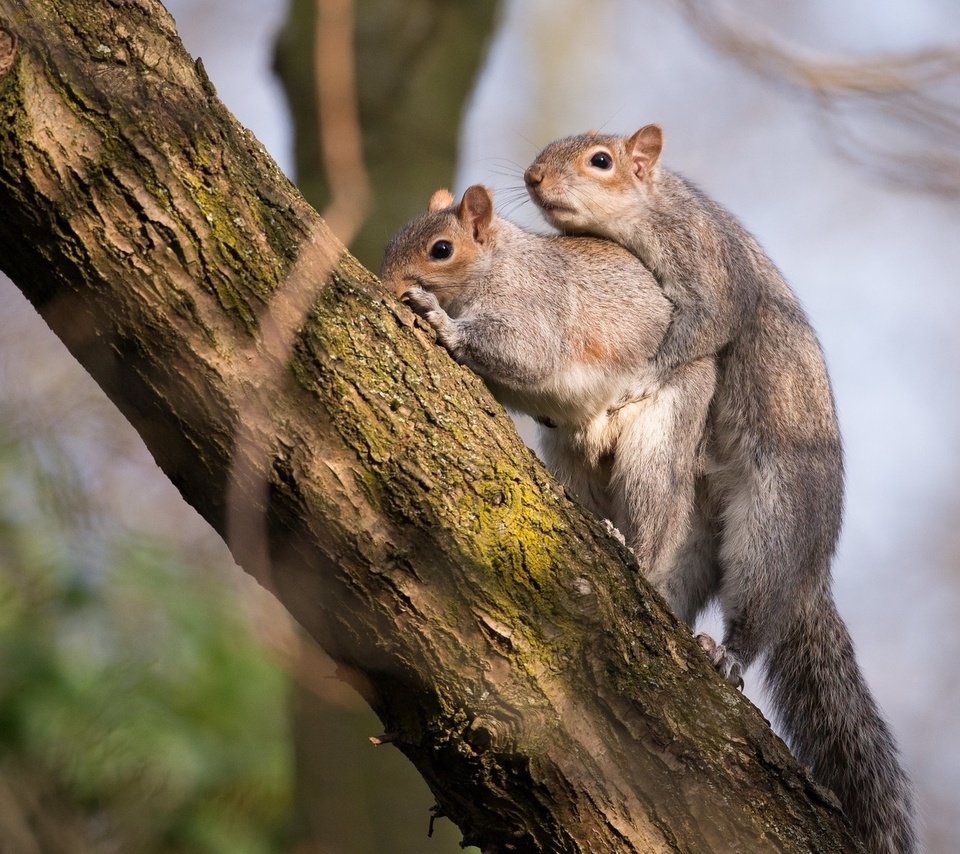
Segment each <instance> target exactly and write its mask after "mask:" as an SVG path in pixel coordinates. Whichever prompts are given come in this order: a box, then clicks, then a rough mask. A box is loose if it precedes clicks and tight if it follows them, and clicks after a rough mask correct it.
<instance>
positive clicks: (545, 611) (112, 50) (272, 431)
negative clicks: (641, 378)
mask: <svg viewBox="0 0 960 854" xmlns="http://www.w3.org/2000/svg"><path fill="white" fill-rule="evenodd" d="M0 209H2V210H3V211H4V216H3V217H2V218H0V261H2V265H3V268H4V270H5V271H6V272H7V273H8V274H9V275H10V276H11V278H13V280H14V281H15V282H16V283H17V284H18V285H19V287H20V288H21V289H22V290H23V291H24V293H26V294H27V296H28V297H29V298H30V300H31V301H32V302H33V304H34V305H35V306H36V307H37V309H38V310H39V311H40V313H41V314H42V315H43V317H44V318H45V320H46V321H47V323H48V324H49V325H50V327H51V328H52V329H53V330H54V331H55V332H56V333H57V334H58V335H59V336H60V337H61V338H62V339H63V340H64V342H65V343H66V344H67V346H68V348H69V349H70V350H71V352H72V353H73V354H74V355H75V356H76V357H77V358H78V359H79V360H80V361H81V363H82V364H83V365H84V366H85V367H86V368H87V370H88V371H90V373H91V374H93V376H94V377H95V378H96V379H97V381H98V382H99V383H100V385H101V386H102V387H103V389H104V390H105V391H106V393H107V394H108V395H109V396H110V397H111V399H113V400H114V401H115V402H116V404H117V406H119V407H120V409H121V410H122V411H123V412H124V414H125V415H126V416H127V417H128V418H129V419H130V420H131V422H132V423H133V424H134V426H135V427H136V428H137V430H138V431H139V432H140V434H141V435H142V436H143V438H144V440H145V442H146V443H147V445H148V447H149V448H150V450H151V452H152V453H153V455H154V457H155V458H156V460H157V462H158V464H159V465H160V467H161V468H162V469H163V470H164V471H165V472H166V473H167V475H168V476H169V477H170V478H171V479H172V480H173V482H174V483H175V484H176V485H177V486H178V488H179V489H180V491H181V493H182V494H183V496H184V498H185V499H186V500H187V501H189V502H190V503H191V504H192V505H193V506H194V507H196V508H197V510H198V511H199V512H200V513H201V514H202V515H203V516H204V517H205V518H206V519H207V520H209V522H210V523H211V524H212V525H213V526H214V528H216V529H217V530H218V531H220V532H221V533H222V532H223V530H224V524H225V507H226V503H225V492H226V487H227V475H228V471H229V469H230V463H231V455H232V454H233V453H234V448H237V449H238V451H239V452H241V453H249V454H250V461H251V465H250V466H249V470H250V471H251V475H250V482H249V483H246V484H245V483H244V482H243V481H242V480H241V482H239V483H238V484H237V485H236V487H237V491H238V492H239V493H240V494H244V490H245V489H247V490H248V492H247V498H248V500H251V499H253V500H256V496H257V495H258V494H262V493H260V492H259V490H258V489H257V484H258V482H259V480H260V478H262V477H266V478H267V480H268V482H269V492H268V495H267V506H266V507H263V508H262V510H263V512H265V513H266V518H267V530H268V533H269V543H268V546H269V555H270V563H271V566H272V579H271V581H272V586H273V589H274V590H275V592H276V594H277V596H278V597H279V598H280V600H281V601H282V602H283V603H284V604H285V606H286V607H287V608H288V609H289V610H290V611H291V613H292V614H293V615H294V616H295V617H296V618H297V619H298V620H299V621H300V622H301V623H302V624H303V626H304V627H305V628H306V629H307V631H309V632H310V633H311V634H312V635H313V636H314V637H315V638H316V639H317V640H318V641H319V642H320V643H321V645H322V646H323V647H324V648H325V649H326V650H327V651H328V652H329V653H330V654H331V656H333V657H334V659H335V660H337V661H338V662H339V663H340V664H341V665H342V667H343V668H344V673H345V674H346V675H348V676H349V677H350V678H351V679H352V680H353V681H354V683H355V684H356V685H357V686H358V687H359V688H360V690H361V692H362V693H363V695H364V696H365V697H366V698H367V700H368V701H369V702H370V704H371V705H372V707H373V708H374V709H375V710H376V712H377V713H378V714H379V716H380V718H381V719H382V721H383V724H384V732H386V733H390V737H391V739H392V740H393V743H394V744H395V745H396V746H397V747H399V748H400V749H401V750H402V751H403V752H404V753H405V754H406V755H407V756H408V757H409V758H410V759H411V760H412V761H413V762H414V763H415V764H416V766H417V768H418V769H419V770H420V771H421V773H422V774H423V775H424V777H425V778H426V780H427V782H428V784H429V785H430V787H431V789H432V790H433V792H434V793H435V794H436V796H437V800H438V803H439V804H440V807H441V808H442V810H443V812H444V813H445V814H446V815H447V816H449V817H451V818H452V819H453V820H454V821H456V822H457V824H458V825H459V826H460V828H461V829H462V830H463V832H464V835H465V840H466V841H467V842H470V843H475V844H480V845H481V846H482V847H484V849H485V850H486V851H501V850H502V851H506V850H517V851H536V852H539V851H543V852H568V851H569V852H581V851H609V852H627V851H629V852H636V851H709V850H750V851H763V850H777V851H809V850H817V851H853V850H856V846H855V845H854V843H853V842H852V840H851V839H850V837H849V836H848V835H847V833H846V830H845V827H844V823H843V819H842V817H841V816H840V814H839V811H838V809H837V807H836V805H835V802H834V801H833V799H832V798H831V797H830V796H829V794H828V793H825V792H824V791H822V790H821V789H819V788H818V787H816V786H815V785H814V784H813V783H812V782H810V780H809V779H808V778H807V777H806V776H805V775H804V774H803V773H802V772H801V771H800V770H799V769H798V768H797V767H796V765H795V763H794V762H793V760H792V759H791V758H790V756H789V754H788V752H787V751H786V749H785V747H784V746H783V745H782V743H781V742H780V741H779V740H778V739H776V738H775V737H774V736H773V735H772V734H771V733H770V731H769V729H768V727H767V725H766V723H765V722H764V721H763V719H762V717H761V716H760V715H759V713H758V712H757V711H756V709H755V708H753V707H752V706H751V705H750V704H749V703H748V702H747V701H746V700H745V699H743V698H742V697H740V696H739V695H737V694H736V693H735V692H733V691H731V690H730V689H729V688H728V687H727V686H725V685H724V684H723V683H722V682H721V681H720V680H719V678H717V676H716V674H714V673H713V671H712V670H711V668H710V666H709V664H708V663H707V661H706V659H705V657H704V656H703V655H702V654H701V653H700V652H699V651H698V650H697V648H696V647H695V645H694V643H693V642H692V639H691V638H690V635H689V632H688V631H687V630H686V629H685V628H684V627H682V626H681V625H679V624H678V623H677V621H676V620H675V619H674V618H673V617H672V616H671V615H670V614H668V613H667V612H666V610H665V608H664V606H663V605H662V604H661V603H660V602H659V600H658V599H656V597H655V596H653V594H651V593H650V592H649V591H648V590H647V588H646V586H645V585H644V584H642V583H638V579H637V578H636V577H635V574H634V572H633V570H632V569H631V568H629V564H628V562H627V560H626V555H625V554H624V552H623V550H622V549H621V548H620V547H619V546H618V545H617V544H616V543H615V542H614V541H613V540H612V539H611V538H610V537H609V536H608V535H607V534H606V532H605V531H604V529H603V528H602V526H600V525H598V524H597V523H596V522H595V520H590V519H586V518H584V516H583V515H582V514H581V512H580V511H579V510H578V509H577V507H576V506H574V505H573V504H572V503H571V502H569V501H568V500H567V499H566V498H565V497H564V496H563V495H562V494H561V493H560V491H559V489H558V488H557V487H556V486H555V484H554V483H553V481H552V480H551V479H550V478H549V476H548V475H547V474H546V473H545V472H544V470H543V469H542V468H541V466H540V465H539V464H538V463H537V462H536V460H535V459H534V458H533V457H532V455H531V454H530V453H529V451H528V450H527V449H526V448H525V447H524V446H523V445H522V444H521V443H520V441H519V440H518V438H517V436H516V433H515V431H514V430H513V427H512V425H511V423H510V421H509V420H508V419H507V418H506V417H505V416H504V414H503V413H502V410H501V409H500V407H499V406H498V405H497V404H496V403H495V402H494V401H493V400H492V398H491V397H490V396H489V395H488V393H487V392H486V390H485V389H484V388H483V386H482V384H481V383H480V382H479V381H478V380H477V378H476V377H474V376H473V375H471V374H469V373H468V372H467V371H465V370H463V369H461V368H459V367H457V366H456V365H454V364H453V362H452V361H451V360H450V359H449V358H448V357H447V356H446V355H445V353H443V352H442V351H441V350H440V349H439V348H437V347H435V346H434V345H433V344H432V342H431V341H430V340H428V338H427V337H426V336H425V335H424V334H423V333H422V332H420V331H419V330H417V329H415V328H414V327H413V326H412V320H411V316H410V315H409V314H408V313H407V312H406V310H404V309H402V308H400V307H399V306H397V305H396V304H395V303H394V302H393V301H392V300H390V299H387V298H386V297H385V296H384V295H383V294H382V293H381V291H380V290H379V289H378V283H377V282H376V280H375V279H374V277H373V276H371V275H370V274H369V273H368V272H367V271H366V270H364V269H363V268H362V267H360V266H359V265H358V264H357V263H356V262H355V261H354V260H353V259H352V258H351V257H350V256H349V255H347V254H346V253H344V251H343V250H342V247H340V246H339V244H338V243H337V242H336V241H335V240H334V239H333V238H332V237H331V236H330V234H329V232H328V230H327V229H326V227H325V225H324V223H323V222H322V221H321V220H320V219H319V217H318V216H317V214H316V213H315V212H314V211H313V210H312V209H311V208H310V207H309V206H308V205H306V203H305V202H304V201H303V200H302V199H301V198H300V196H299V195H298V194H297V192H296V190H295V189H294V188H293V187H292V186H291V185H290V183H289V182H288V181H287V180H286V178H284V177H283V175H282V174H281V173H280V172H279V171H278V169H277V168H276V166H275V165H274V164H273V162H272V161H271V160H270V158H269V157H268V155H267V154H266V152H265V151H264V150H263V148H262V147H261V146H260V145H259V143H257V141H256V140H255V139H254V138H253V137H252V136H251V135H250V134H249V133H248V132H246V131H245V130H243V129H242V128H240V127H239V126H238V125H237V124H236V122H235V121H234V119H233V118H232V117H231V116H230V115H229V114H228V112H227V111H226V110H225V109H224V107H223V106H222V105H221V104H220V102H219V101H218V100H217V98H216V96H215V94H214V92H213V87H212V86H211V84H210V83H209V81H208V80H207V79H206V77H205V75H204V74H203V70H202V67H201V66H200V65H199V64H195V63H194V62H193V61H192V60H191V59H190V58H189V57H188V56H187V55H186V54H185V53H184V51H183V48H182V46H181V44H180V42H179V39H178V38H177V35H176V32H175V29H174V25H173V22H172V20H171V19H170V17H169V16H168V15H167V14H166V12H165V11H164V10H163V8H162V7H161V6H160V5H159V4H158V3H156V2H154V0H111V2H109V3H97V4H92V3H88V2H80V0H75V2H68V0H61V2H52V0H51V2H43V3H38V2H32V0H31V2H24V0H0ZM331 270H332V273H330V272H329V271H331ZM328 273H329V275H328ZM322 279H327V282H326V286H325V287H324V288H323V289H322V292H321V294H320V296H319V299H318V301H317V303H316V305H315V307H314V309H313V312H312V313H311V315H310V318H309V320H308V322H307V323H305V325H304V327H303V329H302V331H301V334H300V335H299V337H298V340H297V343H296V345H295V347H294V351H293V355H292V358H291V361H290V364H289V366H288V367H287V368H285V369H284V370H282V371H279V372H277V371H275V370H274V369H273V368H272V367H271V366H270V365H269V364H267V365H266V366H264V365H262V364H261V360H263V359H264V358H265V355H264V354H265V350H264V346H263V339H262V336H263V326H264V319H265V318H266V317H268V316H269V314H270V312H271V311H272V310H273V306H274V305H275V304H276V302H277V300H282V299H283V297H284V295H285V294H289V293H290V292H296V291H298V289H300V288H303V287H306V286H307V285H309V284H310V283H311V282H313V283H315V282H316V281H319V280H322ZM267 361H268V362H269V358H268V357H267ZM270 377H280V379H279V380H271V379H270ZM239 412H243V413H244V420H245V423H244V424H242V425H240V424H238V423H237V414H238V413H239ZM248 413H254V414H253V415H249V414H248ZM241 427H242V430H243V436H244V441H243V442H238V441H236V437H237V435H238V432H239V430H240V428H241ZM261 459H262V460H266V461H267V463H266V470H265V471H260V470H258V469H257V461H258V460H261ZM240 470H243V469H242V467H240ZM235 557H236V558H237V560H238V562H239V563H240V564H241V565H246V564H247V563H248V558H251V556H250V555H248V554H246V553H245V551H244V550H243V549H237V551H236V552H235ZM251 560H253V561H254V562H253V563H252V564H251V566H248V569H250V568H254V569H255V568H256V562H255V556H254V557H253V558H251Z"/></svg>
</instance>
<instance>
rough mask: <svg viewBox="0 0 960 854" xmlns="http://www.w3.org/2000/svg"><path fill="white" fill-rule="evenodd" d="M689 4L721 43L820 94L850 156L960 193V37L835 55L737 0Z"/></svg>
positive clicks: (692, 20) (888, 173)
mask: <svg viewBox="0 0 960 854" xmlns="http://www.w3.org/2000/svg"><path fill="white" fill-rule="evenodd" d="M680 6H681V8H682V9H683V11H684V15H685V17H686V19H687V21H688V22H689V24H690V26H691V27H692V28H693V29H694V30H695V31H696V32H697V33H698V34H699V35H700V36H701V38H703V39H704V41H705V42H707V43H708V44H710V45H711V46H713V47H714V48H715V49H716V50H718V51H720V52H721V53H723V54H724V55H726V56H729V57H731V58H733V59H734V60H736V61H737V62H738V63H740V64H741V65H742V66H744V67H745V68H748V69H749V70H751V71H752V72H754V73H755V74H757V75H758V76H759V77H761V78H762V79H763V80H764V81H766V82H768V83H773V84H776V85H780V86H783V87H786V88H789V89H791V90H793V91H794V93H796V94H799V95H801V96H804V97H809V98H811V99H812V100H813V102H814V103H815V105H816V107H817V109H818V112H819V115H820V119H821V120H822V122H823V125H824V136H825V137H826V139H827V141H828V142H829V144H830V145H831V146H832V147H833V148H834V149H835V151H836V152H837V153H839V154H840V155H841V156H843V157H844V158H845V159H847V160H848V161H850V162H852V163H856V164H858V165H859V166H861V167H863V168H865V169H867V170H869V171H870V172H871V173H872V174H874V175H876V176H877V177H879V178H881V179H883V180H884V181H887V182H889V183H891V184H893V185H895V186H898V187H902V188H905V189H909V190H917V191H920V192H924V193H930V194H932V195H937V196H943V197H946V198H949V199H957V198H960V44H953V45H941V46H936V47H929V48H924V49H919V50H910V51H905V52H889V53H884V54H876V55H869V56H864V57H836V56H828V55H824V54H823V53H822V52H820V51H814V50H810V49H805V48H802V47H800V46H798V45H796V44H791V43H790V42H788V41H785V40H784V39H782V38H781V37H780V36H778V35H777V34H776V33H775V32H774V31H773V30H771V29H770V28H768V27H764V26H762V25H760V24H759V23H758V22H757V21H756V20H754V19H751V18H750V17H749V16H748V15H746V14H744V13H743V12H742V11H741V12H737V11H734V9H733V8H731V7H730V6H729V5H727V4H720V3H717V2H714V0H680Z"/></svg>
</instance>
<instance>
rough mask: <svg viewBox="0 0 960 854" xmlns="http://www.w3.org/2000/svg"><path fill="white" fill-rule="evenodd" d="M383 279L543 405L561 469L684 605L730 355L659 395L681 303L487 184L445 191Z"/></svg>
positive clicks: (393, 244) (474, 361)
mask: <svg viewBox="0 0 960 854" xmlns="http://www.w3.org/2000/svg"><path fill="white" fill-rule="evenodd" d="M381 278H382V280H383V282H384V284H385V285H386V286H387V287H388V288H389V289H391V290H392V291H393V292H394V294H395V295H396V296H399V297H401V299H402V300H403V301H404V302H406V303H407V304H408V305H409V306H410V307H411V308H412V309H413V310H414V311H415V312H416V313H417V314H418V315H420V316H421V317H422V318H424V319H425V320H426V322H427V323H428V324H429V325H430V326H431V327H432V328H433V329H434V330H435V332H436V335H437V340H438V341H439V343H440V344H442V345H443V346H444V347H445V348H446V349H447V350H448V351H449V352H450V353H451V355H452V356H453V357H454V358H455V359H456V360H457V361H458V362H460V363H461V364H464V365H466V366H467V367H469V368H471V369H473V370H474V371H475V372H476V373H478V374H479V375H480V376H481V377H482V378H483V379H484V380H485V382H486V384H487V386H488V387H489V388H490V390H491V391H492V392H493V394H494V396H495V397H496V398H497V399H498V400H499V401H500V402H501V403H502V404H504V406H506V407H507V408H508V409H513V410H516V411H519V412H522V413H526V414H528V415H531V416H533V417H534V419H535V420H536V421H537V423H538V425H539V428H538V429H539V437H538V438H539V439H540V445H541V453H542V455H543V457H544V461H545V462H546V464H547V466H548V468H550V469H551V471H552V472H553V474H554V475H555V476H556V477H557V479H558V480H559V481H560V483H561V484H562V485H563V486H564V487H565V489H566V490H567V491H568V492H570V493H572V494H573V495H574V496H575V497H576V498H578V499H579V500H580V502H581V504H583V505H585V506H586V507H587V508H588V509H589V510H591V511H593V512H594V513H595V514H597V515H598V516H600V518H602V519H608V520H609V521H610V522H611V523H612V524H613V525H614V526H615V527H616V528H617V529H619V531H620V532H622V534H623V535H624V538H625V541H626V544H627V545H628V546H629V547H630V548H631V549H632V550H633V552H634V554H635V556H636V558H637V562H638V564H639V566H640V568H641V570H642V571H643V573H644V575H645V576H646V578H647V579H648V580H649V581H650V582H651V584H653V586H654V587H655V588H657V589H658V590H659V591H660V593H661V594H662V595H663V596H664V597H665V598H666V599H667V600H668V602H669V603H672V602H674V601H678V600H685V599H689V598H690V594H689V593H688V592H687V591H686V590H684V589H682V585H685V584H687V583H689V582H688V580H687V579H683V578H680V579H679V582H680V584H681V589H677V587H676V585H677V581H678V579H677V578H675V577H672V575H671V570H672V568H673V567H674V566H675V565H676V563H677V561H676V557H677V555H678V554H679V553H680V551H681V549H682V548H684V547H685V544H686V542H687V539H688V532H689V529H690V524H691V512H692V506H693V502H694V499H695V480H696V478H697V475H698V473H699V460H700V456H701V455H700V448H701V446H702V439H703V431H704V425H705V423H706V417H707V411H708V408H709V402H710V399H711V397H712V395H713V391H714V381H715V360H714V359H713V357H708V358H704V359H697V360H693V361H690V362H687V363H685V364H684V365H682V366H680V367H679V368H678V369H677V370H676V371H675V372H674V373H673V374H672V375H671V376H670V377H669V378H668V379H667V380H666V381H665V382H664V383H663V385H661V386H660V387H659V388H658V390H657V392H656V393H655V394H653V395H650V396H649V397H647V398H645V399H643V400H638V401H631V400H628V399H627V398H628V397H629V394H630V390H631V389H632V388H634V387H636V385H638V384H647V383H649V382H651V381H652V380H653V376H654V375H653V372H652V370H653V369H652V368H651V360H652V357H653V356H654V354H655V353H656V351H657V348H658V346H659V345H660V342H661V340H662V339H663V336H664V334H665V332H666V330H667V328H668V326H669V323H670V318H671V314H672V307H671V305H670V303H669V301H668V300H667V299H666V298H665V297H664V295H663V293H662V292H661V290H660V288H659V287H658V286H657V284H656V282H655V281H654V279H653V276H651V274H650V272H649V271H648V270H647V269H646V267H644V265H643V264H642V263H641V262H640V261H638V260H637V259H636V258H635V257H634V256H633V255H631V254H630V253H629V252H627V251H626V250H625V249H623V248H622V247H620V246H617V245H616V244H614V243H611V242H609V241H607V240H600V239H597V238H592V237H562V236H544V235H539V234H532V233H530V232H527V231H524V230H523V229H521V228H520V227H519V226H517V225H514V224H513V223H512V222H510V221H509V220H506V219H503V218H500V217H498V216H496V215H495V214H494V211H493V199H492V196H491V194H490V192H489V191H488V190H487V189H486V188H485V187H482V186H479V185H475V186H472V187H470V188H469V189H467V190H466V192H465V193H464V195H463V198H462V200H461V201H460V203H459V204H455V203H454V199H453V196H452V195H450V193H449V192H447V191H446V190H438V191H437V192H436V193H434V195H433V197H432V198H431V200H430V204H429V209H428V211H427V212H426V213H424V214H421V215H420V216H418V217H417V218H415V219H414V220H413V221H412V222H410V223H409V224H408V225H406V226H405V227H404V228H402V229H401V230H400V231H399V232H397V234H395V235H394V236H393V238H392V239H391V240H390V242H389V243H388V245H387V247H386V250H385V252H384V261H383V266H382V271H381Z"/></svg>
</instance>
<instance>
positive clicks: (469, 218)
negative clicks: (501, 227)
mask: <svg viewBox="0 0 960 854" xmlns="http://www.w3.org/2000/svg"><path fill="white" fill-rule="evenodd" d="M457 217H458V219H459V220H460V222H461V223H462V224H463V225H464V226H465V227H467V228H470V230H471V231H472V232H473V239H474V240H476V241H477V243H483V242H484V241H485V240H486V239H487V231H488V230H489V228H490V221H491V220H492V219H493V196H491V195H490V191H489V190H488V189H487V188H486V187H484V186H482V185H480V184H474V185H473V186H472V187H468V188H467V191H466V192H465V193H464V194H463V199H462V200H461V202H460V207H458V208H457Z"/></svg>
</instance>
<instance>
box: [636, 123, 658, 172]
mask: <svg viewBox="0 0 960 854" xmlns="http://www.w3.org/2000/svg"><path fill="white" fill-rule="evenodd" d="M627 150H628V151H629V152H630V156H631V157H632V158H633V171H634V174H635V175H636V176H637V177H638V178H639V179H640V180H641V181H642V180H643V179H644V178H646V177H647V176H648V175H649V174H650V170H652V169H653V167H654V165H655V164H656V162H657V160H658V159H659V157H660V152H661V151H662V150H663V131H662V130H661V129H660V125H644V126H643V127H642V128H640V130H638V131H637V132H636V133H635V134H634V135H633V136H631V137H630V139H628V140H627Z"/></svg>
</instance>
